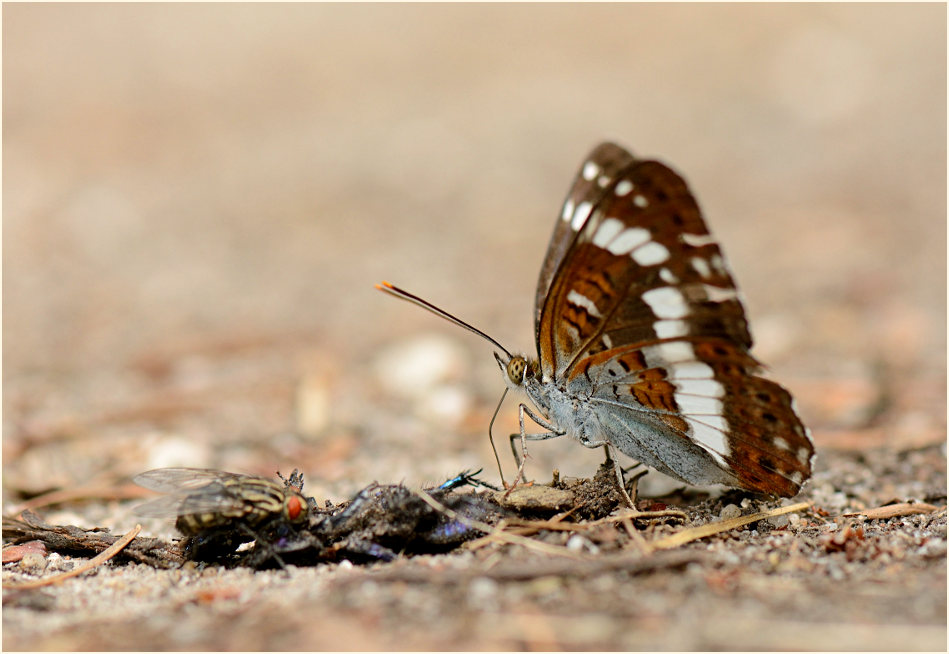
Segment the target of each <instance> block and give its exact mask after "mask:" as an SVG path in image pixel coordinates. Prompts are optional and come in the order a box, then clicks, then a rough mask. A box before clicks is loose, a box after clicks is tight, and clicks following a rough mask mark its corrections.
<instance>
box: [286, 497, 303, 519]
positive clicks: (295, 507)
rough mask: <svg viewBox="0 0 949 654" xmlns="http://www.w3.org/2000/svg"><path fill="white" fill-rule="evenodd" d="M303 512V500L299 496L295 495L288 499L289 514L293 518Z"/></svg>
mask: <svg viewBox="0 0 949 654" xmlns="http://www.w3.org/2000/svg"><path fill="white" fill-rule="evenodd" d="M301 513H303V502H301V501H300V498H299V497H296V496H293V497H291V498H290V499H289V500H287V516H288V517H289V518H290V519H291V520H296V519H297V518H299V517H300V514H301Z"/></svg>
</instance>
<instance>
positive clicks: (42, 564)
mask: <svg viewBox="0 0 949 654" xmlns="http://www.w3.org/2000/svg"><path fill="white" fill-rule="evenodd" d="M19 565H20V570H22V571H23V572H29V573H30V574H34V575H36V574H40V573H41V572H43V570H45V569H46V557H45V556H43V555H42V554H40V553H39V552H36V551H29V552H26V553H25V554H24V555H23V558H21V559H20V564H19Z"/></svg>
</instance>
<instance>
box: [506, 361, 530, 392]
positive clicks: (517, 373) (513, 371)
mask: <svg viewBox="0 0 949 654" xmlns="http://www.w3.org/2000/svg"><path fill="white" fill-rule="evenodd" d="M526 368H527V361H526V360H525V359H524V357H512V358H511V361H510V363H508V364H507V376H508V379H510V380H511V381H512V382H514V383H515V384H517V385H520V384H523V383H524V370H525V369H526Z"/></svg>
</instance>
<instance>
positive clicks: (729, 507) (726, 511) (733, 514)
mask: <svg viewBox="0 0 949 654" xmlns="http://www.w3.org/2000/svg"><path fill="white" fill-rule="evenodd" d="M719 517H720V518H721V519H722V520H733V519H734V518H738V517H741V509H739V508H738V507H737V506H735V505H734V504H726V505H725V507H724V508H723V509H722V512H721V513H720V514H719Z"/></svg>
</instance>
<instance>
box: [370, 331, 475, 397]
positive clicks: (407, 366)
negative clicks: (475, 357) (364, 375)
mask: <svg viewBox="0 0 949 654" xmlns="http://www.w3.org/2000/svg"><path fill="white" fill-rule="evenodd" d="M373 368H374V371H375V376H376V379H378V381H379V383H380V384H381V385H382V386H383V388H385V389H386V390H387V391H388V392H390V393H392V394H393V395H396V396H398V397H407V398H420V397H424V396H425V395H427V394H428V393H429V392H430V391H431V390H432V388H434V387H435V386H438V385H440V384H442V383H444V382H446V381H449V380H451V379H452V378H458V377H459V376H460V375H461V373H462V372H463V371H464V370H465V368H466V366H465V357H464V355H463V353H462V351H461V349H460V348H459V347H458V346H457V345H456V344H455V342H454V341H451V340H449V339H447V338H444V337H441V336H436V335H431V334H429V335H425V336H420V337H418V338H414V339H409V340H405V341H402V342H399V343H396V344H394V345H392V346H390V347H388V348H386V349H385V350H383V351H382V353H381V354H380V355H379V356H378V357H377V358H376V361H375V362H374V364H373Z"/></svg>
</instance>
